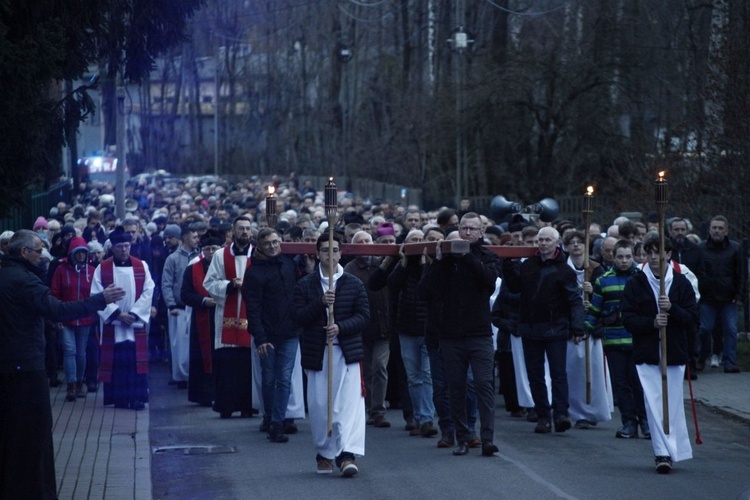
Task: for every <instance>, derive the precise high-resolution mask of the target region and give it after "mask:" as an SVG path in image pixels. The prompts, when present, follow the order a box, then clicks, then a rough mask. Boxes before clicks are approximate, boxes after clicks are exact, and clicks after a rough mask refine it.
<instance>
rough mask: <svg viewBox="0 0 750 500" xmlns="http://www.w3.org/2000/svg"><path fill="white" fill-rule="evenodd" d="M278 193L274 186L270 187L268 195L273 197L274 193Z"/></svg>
mask: <svg viewBox="0 0 750 500" xmlns="http://www.w3.org/2000/svg"><path fill="white" fill-rule="evenodd" d="M275 191H276V188H275V187H273V186H268V194H269V195H270V196H273V193H274V192H275Z"/></svg>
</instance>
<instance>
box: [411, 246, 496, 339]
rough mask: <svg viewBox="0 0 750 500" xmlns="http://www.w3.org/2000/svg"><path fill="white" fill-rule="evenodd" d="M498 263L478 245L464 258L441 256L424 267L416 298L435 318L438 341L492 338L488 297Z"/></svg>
mask: <svg viewBox="0 0 750 500" xmlns="http://www.w3.org/2000/svg"><path fill="white" fill-rule="evenodd" d="M499 263H500V260H499V259H498V257H497V255H495V254H494V253H493V252H491V251H490V250H487V249H486V248H484V247H482V245H481V244H474V245H471V247H470V251H469V252H468V253H466V254H464V255H444V256H443V258H442V259H441V260H433V262H432V263H431V264H426V265H425V266H424V273H423V275H422V279H421V280H420V282H419V290H418V292H419V294H420V296H422V297H423V298H424V299H425V300H427V301H428V302H429V303H430V312H431V313H432V314H434V315H436V316H437V317H436V318H434V319H435V321H432V319H433V318H431V321H430V324H431V325H433V324H434V325H436V326H437V327H438V332H437V335H438V337H439V338H441V339H442V338H461V337H476V336H491V335H492V326H491V324H490V297H491V296H492V294H493V292H494V291H495V283H496V281H497V278H498V276H499V273H500V269H499Z"/></svg>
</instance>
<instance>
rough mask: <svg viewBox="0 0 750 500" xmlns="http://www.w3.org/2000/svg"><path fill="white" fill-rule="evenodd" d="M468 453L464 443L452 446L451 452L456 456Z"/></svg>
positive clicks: (467, 447)
mask: <svg viewBox="0 0 750 500" xmlns="http://www.w3.org/2000/svg"><path fill="white" fill-rule="evenodd" d="M468 453H469V446H468V445H467V444H466V443H460V444H459V445H458V446H456V447H455V448H453V454H454V455H456V456H457V457H461V456H463V455H466V454H468Z"/></svg>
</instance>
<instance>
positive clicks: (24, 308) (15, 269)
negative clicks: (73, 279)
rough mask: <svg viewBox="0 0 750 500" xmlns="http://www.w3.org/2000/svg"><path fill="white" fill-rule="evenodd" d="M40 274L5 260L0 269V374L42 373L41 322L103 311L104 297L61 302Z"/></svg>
mask: <svg viewBox="0 0 750 500" xmlns="http://www.w3.org/2000/svg"><path fill="white" fill-rule="evenodd" d="M42 276H43V273H42V270H41V269H39V268H37V267H35V266H33V265H32V264H31V263H30V262H28V261H27V260H25V259H19V258H14V257H8V256H4V257H3V260H2V264H1V265H0V325H2V328H0V373H12V372H16V371H37V370H44V347H45V343H44V320H45V319H49V320H52V321H69V320H73V319H76V318H82V317H86V316H91V315H93V314H95V313H96V311H98V310H100V309H104V308H105V307H106V305H107V304H106V303H105V300H104V295H103V294H101V293H98V294H96V295H92V296H91V297H89V298H88V299H86V300H82V301H76V302H60V301H59V300H57V299H56V298H55V297H53V296H52V294H51V293H50V289H49V288H48V287H47V286H46V285H45V284H44V283H43V282H42Z"/></svg>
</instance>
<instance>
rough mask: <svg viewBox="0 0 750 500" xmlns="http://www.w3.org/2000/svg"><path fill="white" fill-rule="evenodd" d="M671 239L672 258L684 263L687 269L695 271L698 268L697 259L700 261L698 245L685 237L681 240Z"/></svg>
mask: <svg viewBox="0 0 750 500" xmlns="http://www.w3.org/2000/svg"><path fill="white" fill-rule="evenodd" d="M671 241H672V260H674V261H677V262H679V263H680V264H684V265H686V266H687V268H688V269H690V270H691V271H693V272H694V273H695V272H696V271H697V268H698V261H700V255H701V250H700V247H699V246H698V245H697V244H695V243H693V242H692V241H690V240H689V239H687V238H685V239H683V240H682V242H677V241H675V240H671Z"/></svg>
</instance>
